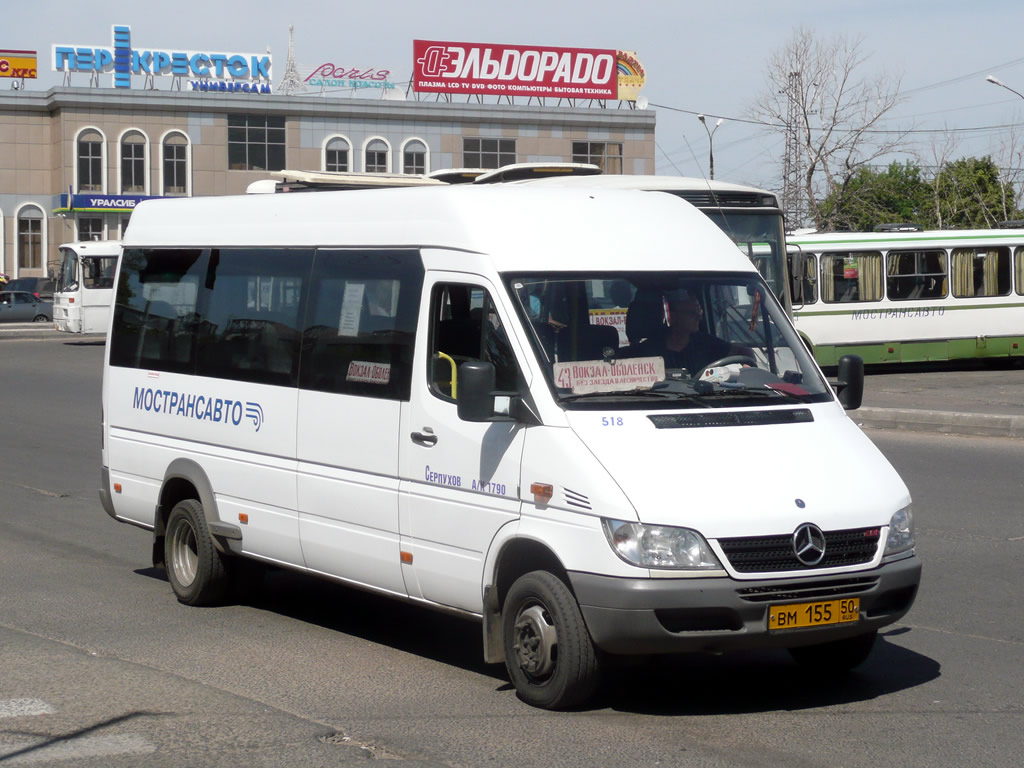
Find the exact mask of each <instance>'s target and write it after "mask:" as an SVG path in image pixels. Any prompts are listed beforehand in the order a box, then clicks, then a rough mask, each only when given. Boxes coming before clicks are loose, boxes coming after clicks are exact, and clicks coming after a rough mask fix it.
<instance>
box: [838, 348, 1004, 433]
mask: <svg viewBox="0 0 1024 768" xmlns="http://www.w3.org/2000/svg"><path fill="white" fill-rule="evenodd" d="M1021 363H1022V361H1013V362H1011V361H1003V360H1000V361H989V362H985V363H979V362H976V361H969V362H966V363H962V364H957V365H943V366H938V365H927V366H926V365H917V366H912V367H909V366H908V367H904V368H896V367H885V368H868V373H867V375H866V376H865V378H864V403H863V405H862V406H861V407H860V408H859V409H858V410H856V411H850V418H852V419H853V420H854V421H855V422H857V423H858V424H860V425H861V426H863V427H868V428H872V429H904V430H911V431H915V432H939V433H943V434H957V435H987V436H997V437H1016V438H1024V365H1022V364H1021Z"/></svg>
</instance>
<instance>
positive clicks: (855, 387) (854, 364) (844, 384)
mask: <svg viewBox="0 0 1024 768" xmlns="http://www.w3.org/2000/svg"><path fill="white" fill-rule="evenodd" d="M836 396H837V397H838V398H839V403H840V405H842V406H843V408H845V409H846V410H848V411H855V410H857V409H858V408H860V404H861V402H862V401H863V400H864V359H863V358H861V357H860V356H859V355H843V356H842V357H840V358H839V367H838V371H837V373H836Z"/></svg>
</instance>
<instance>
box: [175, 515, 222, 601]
mask: <svg viewBox="0 0 1024 768" xmlns="http://www.w3.org/2000/svg"><path fill="white" fill-rule="evenodd" d="M164 563H165V564H166V566H167V579H168V581H170V582H171V589H173V590H174V594H175V595H176V596H177V598H178V600H179V601H180V602H182V603H185V604H186V605H212V604H214V603H218V602H220V601H222V600H223V599H224V596H225V593H226V591H227V588H228V571H227V567H226V565H225V563H224V556H223V555H222V554H221V553H220V552H218V551H217V548H216V547H215V546H214V545H213V539H212V538H211V537H210V530H209V528H207V526H206V515H205V514H204V512H203V505H202V504H200V503H199V502H198V501H196V500H195V499H186V500H185V501H181V502H178V503H177V504H176V505H175V507H174V509H172V510H171V516H170V517H169V518H168V519H167V531H166V532H165V534H164Z"/></svg>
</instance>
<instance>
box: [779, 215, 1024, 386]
mask: <svg viewBox="0 0 1024 768" xmlns="http://www.w3.org/2000/svg"><path fill="white" fill-rule="evenodd" d="M789 242H790V245H791V246H794V247H799V249H800V251H801V254H800V256H801V258H802V260H803V262H804V273H803V275H794V278H793V281H792V293H793V300H794V312H793V314H794V316H795V322H796V326H797V329H798V330H799V331H800V333H801V334H802V335H803V336H804V337H805V338H806V339H807V341H808V343H809V344H810V345H811V346H812V348H813V350H814V355H815V357H816V358H817V361H818V363H819V364H820V365H823V366H833V365H836V363H837V362H838V360H839V358H840V357H841V356H843V355H846V354H856V355H859V356H860V357H862V358H863V360H864V362H865V363H868V364H870V363H908V362H922V361H931V360H956V359H963V358H997V357H998V358H1007V357H1017V356H1024V319H1022V318H1024V229H994V230H945V231H939V230H934V231H923V232H922V231H909V232H908V231H902V232H871V233H859V232H835V233H828V234H811V235H796V236H791V237H790V240H789ZM798 271H799V270H798V269H794V273H796V272H798Z"/></svg>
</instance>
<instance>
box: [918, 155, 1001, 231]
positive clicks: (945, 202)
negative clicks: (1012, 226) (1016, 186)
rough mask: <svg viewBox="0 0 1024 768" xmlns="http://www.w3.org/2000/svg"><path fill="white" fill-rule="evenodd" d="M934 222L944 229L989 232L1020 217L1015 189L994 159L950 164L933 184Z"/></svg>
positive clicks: (978, 159) (960, 160) (968, 159)
mask: <svg viewBox="0 0 1024 768" xmlns="http://www.w3.org/2000/svg"><path fill="white" fill-rule="evenodd" d="M932 193H933V198H932V204H933V214H934V220H935V223H936V225H937V226H938V227H940V228H942V229H988V228H991V227H994V226H996V224H998V223H999V222H1001V221H1006V220H1008V219H1013V218H1016V217H1017V216H1019V215H1020V214H1019V212H1018V211H1017V208H1016V200H1015V199H1014V191H1013V186H1012V185H1011V184H1008V183H1006V182H1004V181H1002V180H1001V179H1000V177H999V168H998V166H996V164H995V163H994V162H993V160H992V158H991V157H988V156H986V157H982V158H977V157H963V158H960V159H959V160H954V161H953V162H951V163H947V164H946V165H945V166H944V167H943V168H942V169H941V170H940V171H939V173H938V174H937V175H936V177H935V180H934V182H933V183H932Z"/></svg>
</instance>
